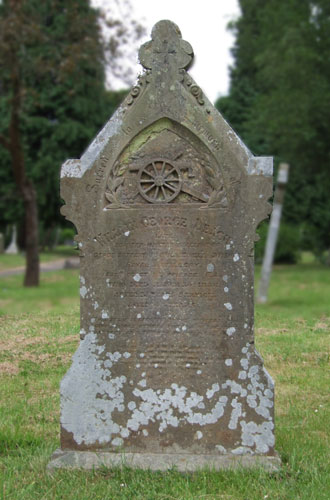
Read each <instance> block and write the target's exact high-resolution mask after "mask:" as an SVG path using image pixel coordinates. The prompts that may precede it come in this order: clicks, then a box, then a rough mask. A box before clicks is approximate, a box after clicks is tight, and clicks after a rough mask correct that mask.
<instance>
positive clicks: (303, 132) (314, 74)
mask: <svg viewBox="0 0 330 500" xmlns="http://www.w3.org/2000/svg"><path fill="white" fill-rule="evenodd" d="M240 5H241V9H242V16H241V18H240V19H239V20H238V22H237V23H236V24H235V25H234V29H235V30H236V42H235V47H234V57H235V64H234V67H233V68H232V73H231V77H232V78H231V89H230V94H229V96H228V97H227V98H225V99H220V100H218V102H217V106H218V108H219V109H220V110H222V111H223V112H224V114H225V116H226V117H227V119H228V120H229V121H230V122H231V123H232V124H233V126H234V127H235V128H237V130H238V132H239V133H240V134H241V135H242V138H243V139H244V141H245V142H246V143H247V144H248V145H249V147H250V148H251V149H252V150H253V151H254V152H255V153H257V154H266V155H269V154H273V155H275V156H276V158H277V160H285V161H287V162H289V163H290V165H291V170H290V172H291V173H290V181H289V184H288V189H287V193H286V199H285V205H284V220H285V221H286V222H289V223H293V224H295V225H300V227H301V230H302V231H303V232H304V234H305V244H309V245H312V246H313V249H314V251H316V252H321V251H322V250H324V249H325V248H329V246H330V231H329V228H330V206H329V197H328V194H327V193H328V192H329V189H330V181H329V175H328V174H329V160H330V148H329V141H328V130H329V127H330V59H329V49H330V41H329V36H328V34H329V29H330V5H329V2H327V1H325V0H317V1H313V2H312V1H310V0H289V1H288V0H276V1H275V0H270V1H268V2H258V1H256V0H241V1H240Z"/></svg>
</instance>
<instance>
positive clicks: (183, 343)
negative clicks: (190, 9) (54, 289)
mask: <svg viewBox="0 0 330 500" xmlns="http://www.w3.org/2000/svg"><path fill="white" fill-rule="evenodd" d="M139 56H140V61H141V64H142V65H143V66H144V68H145V69H146V72H145V73H144V74H143V76H142V77H140V79H139V83H138V85H136V86H135V87H133V89H132V90H131V93H130V95H129V96H128V97H127V98H126V100H125V101H124V102H123V104H122V105H121V107H120V108H119V110H118V111H117V112H116V114H115V115H114V116H113V117H112V118H111V120H110V121H109V122H108V123H107V124H106V125H105V127H104V128H103V130H102V131H101V132H100V133H99V135H98V136H97V137H96V139H95V140H94V142H93V143H92V144H91V145H90V146H89V148H88V150H87V151H86V152H85V153H84V155H83V156H82V158H81V159H80V160H68V161H67V162H66V163H65V164H64V165H63V167H62V174H61V175H62V181H61V194H62V197H63V199H64V200H65V202H66V205H65V207H64V208H63V209H62V213H63V214H64V215H65V216H66V217H67V218H68V219H69V220H71V221H72V222H73V223H74V224H75V226H76V228H77V230H78V236H77V241H78V244H79V248H80V252H81V255H80V257H81V270H80V283H81V287H80V295H81V332H80V336H81V342H80V346H79V348H78V350H77V352H76V353H75V354H74V356H73V362H72V366H71V368H70V369H69V371H68V372H67V374H66V375H65V377H64V379H63V380H62V383H61V449H60V450H58V451H56V452H55V453H54V455H53V457H52V460H51V462H50V464H49V467H85V468H92V467H97V466H99V465H101V464H105V465H112V464H121V463H122V462H123V461H124V462H125V463H127V464H128V465H130V466H133V467H141V468H146V467H150V468H151V469H167V468H168V467H171V466H173V465H174V466H177V467H178V469H179V470H194V469H196V468H198V467H201V466H205V465H208V466H211V467H215V468H222V467H231V466H234V465H235V464H237V463H239V464H240V465H243V466H251V465H262V466H264V467H266V468H268V469H274V468H276V467H278V465H279V458H278V457H277V455H276V453H275V451H274V405H273V403H274V386H273V381H272V379H271V378H270V376H269V375H268V374H267V372H266V371H265V369H264V368H263V363H262V360H261V358H260V356H259V354H258V353H257V352H256V351H255V348H254V335H253V312H254V305H253V283H254V281H253V271H254V265H253V247H254V240H255V232H256V227H257V225H258V223H259V222H260V221H261V220H263V219H264V218H265V217H266V215H267V214H268V212H269V205H268V203H267V199H268V198H269V196H270V195H271V192H272V180H271V175H272V159H271V158H255V157H254V156H252V154H251V153H250V152H249V150H248V149H247V148H246V147H245V146H244V144H243V143H242V142H241V140H240V139H239V138H238V137H237V135H236V134H235V133H234V132H233V130H232V129H231V128H230V127H229V125H228V124H227V123H226V122H225V120H224V119H223V118H222V117H221V116H220V114H219V113H218V112H217V111H216V110H215V108H214V107H213V106H212V104H211V103H210V102H209V101H208V100H207V98H206V97H205V96H204V94H203V92H202V90H201V89H200V88H199V87H198V86H197V85H196V84H195V82H194V81H193V80H192V78H191V77H190V76H189V75H188V74H187V72H186V70H185V68H187V67H188V66H189V65H190V63H191V62H192V58H193V51H192V48H191V46H190V44H189V43H188V42H186V41H184V40H182V38H181V34H180V31H179V29H178V27H177V26H176V25H175V24H173V23H172V22H170V21H160V22H159V23H157V24H156V26H155V27H154V29H153V32H152V40H151V41H150V42H148V43H146V44H144V45H143V46H142V47H141V49H140V53H139Z"/></svg>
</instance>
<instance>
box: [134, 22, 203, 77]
mask: <svg viewBox="0 0 330 500" xmlns="http://www.w3.org/2000/svg"><path fill="white" fill-rule="evenodd" d="M151 38H152V40H151V41H150V42H147V43H145V44H144V45H142V47H141V48H140V50H139V59H140V62H141V64H142V66H144V67H145V68H146V69H154V70H157V69H158V70H161V71H167V68H168V67H169V66H170V67H172V68H174V69H183V68H187V67H188V66H189V65H190V63H191V61H192V58H193V49H192V47H191V45H190V43H188V42H186V41H185V40H182V37H181V32H180V30H179V28H178V26H177V25H176V24H174V23H172V22H170V21H159V23H157V24H156V25H155V26H154V28H153V30H152V33H151Z"/></svg>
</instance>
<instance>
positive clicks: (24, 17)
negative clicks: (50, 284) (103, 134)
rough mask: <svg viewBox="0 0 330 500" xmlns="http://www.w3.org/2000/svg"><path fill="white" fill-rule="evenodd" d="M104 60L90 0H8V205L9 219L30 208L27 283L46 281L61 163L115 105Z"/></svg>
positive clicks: (0, 48)
mask: <svg viewBox="0 0 330 500" xmlns="http://www.w3.org/2000/svg"><path fill="white" fill-rule="evenodd" d="M104 62H105V58H104V47H103V44H102V40H101V37H100V27H99V24H98V12H97V11H96V10H95V9H93V8H91V7H90V5H89V2H88V0H71V1H63V0H45V1H43V2H39V1H38V0H5V1H4V2H3V3H2V4H1V5H0V70H1V77H0V116H1V118H0V134H1V135H0V148H1V147H2V148H1V155H0V165H1V171H0V179H1V180H2V181H3V182H2V183H1V186H0V191H1V194H2V195H3V196H2V197H0V198H2V199H3V201H2V203H1V202H0V208H3V209H4V211H5V215H6V218H7V220H12V221H13V220H15V218H16V217H17V214H18V215H19V217H20V216H21V215H22V214H23V213H24V214H25V222H24V231H23V232H24V235H25V248H26V260H27V266H26V273H25V278H24V284H25V285H27V286H34V285H37V284H38V281H39V264H38V208H39V213H41V220H42V224H43V226H45V227H50V226H51V225H52V224H54V223H56V221H59V220H60V219H59V217H60V215H59V206H60V197H59V182H58V177H59V168H60V165H61V163H62V162H63V161H64V160H65V159H66V158H67V157H76V156H79V155H80V154H81V152H82V151H83V150H84V148H85V147H86V146H87V144H88V142H89V141H90V140H91V139H92V137H93V135H94V134H95V133H96V131H97V130H98V129H99V128H100V127H101V126H102V125H103V123H104V121H105V120H106V119H107V118H108V117H109V115H111V113H112V112H113V110H114V106H115V104H116V99H117V97H116V94H114V93H109V92H108V93H107V92H106V91H105V87H104V80H105V75H104ZM10 164H11V165H12V169H11V170H12V172H11V171H10V167H9V166H10ZM13 174H14V175H13ZM14 183H15V185H16V188H17V190H18V192H19V195H20V198H21V200H17V195H16V194H15V190H14ZM1 205H2V206H1ZM14 207H15V208H14ZM19 217H18V218H19Z"/></svg>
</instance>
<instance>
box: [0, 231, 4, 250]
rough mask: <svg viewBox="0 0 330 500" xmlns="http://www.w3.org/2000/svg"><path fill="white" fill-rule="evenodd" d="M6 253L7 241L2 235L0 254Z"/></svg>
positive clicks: (0, 237) (0, 236) (0, 234)
mask: <svg viewBox="0 0 330 500" xmlns="http://www.w3.org/2000/svg"><path fill="white" fill-rule="evenodd" d="M4 251H5V239H4V237H3V234H2V233H0V254H2V253H4Z"/></svg>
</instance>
